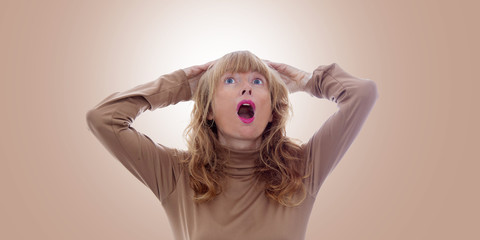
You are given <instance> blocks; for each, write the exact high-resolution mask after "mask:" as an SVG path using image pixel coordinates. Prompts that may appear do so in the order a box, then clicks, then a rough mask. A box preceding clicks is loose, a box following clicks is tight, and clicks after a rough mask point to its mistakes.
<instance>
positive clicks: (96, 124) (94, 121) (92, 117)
mask: <svg viewBox="0 0 480 240" xmlns="http://www.w3.org/2000/svg"><path fill="white" fill-rule="evenodd" d="M102 115H103V114H102V113H101V111H99V110H98V109H96V108H93V109H91V110H89V111H88V112H87V114H86V121H87V125H88V128H89V129H90V131H92V132H96V131H97V130H98V129H99V128H100V127H101V126H102V122H103V117H102Z"/></svg>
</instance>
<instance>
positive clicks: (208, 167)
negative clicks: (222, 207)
mask: <svg viewBox="0 0 480 240" xmlns="http://www.w3.org/2000/svg"><path fill="white" fill-rule="evenodd" d="M248 71H256V72H258V73H260V74H262V75H263V76H265V78H266V79H267V81H268V83H269V84H268V86H269V90H270V97H271V102H272V121H271V122H270V123H268V125H267V127H266V128H265V130H264V132H263V134H262V142H261V146H260V156H259V160H258V161H257V168H256V171H255V174H256V175H257V176H258V177H259V178H260V179H261V180H262V181H264V182H265V194H266V196H267V197H268V198H270V199H272V200H274V201H277V202H278V203H280V204H282V205H284V206H297V205H299V204H300V203H301V202H303V200H304V199H305V197H306V189H305V186H304V183H303V179H304V178H306V174H305V163H304V161H303V160H302V159H303V156H302V155H301V154H302V151H301V148H300V146H299V144H297V143H295V142H294V141H292V140H291V139H290V138H288V137H286V136H285V126H286V122H287V119H288V118H289V116H290V115H291V106H290V102H289V100H288V90H287V87H286V85H285V83H284V82H283V81H282V79H281V78H280V76H279V75H278V73H277V72H276V71H275V70H273V69H272V68H270V67H269V66H268V65H267V64H266V63H265V62H263V61H262V60H261V59H260V58H258V57H257V56H255V55H254V54H252V53H250V52H249V51H239V52H232V53H229V54H227V55H225V56H223V57H222V58H220V59H219V60H217V61H216V62H215V64H213V65H212V66H210V67H209V69H207V71H206V72H205V73H204V74H203V75H202V77H201V78H200V80H199V82H198V86H197V89H196V91H195V93H194V96H193V100H194V107H193V110H192V113H191V122H190V124H189V125H188V126H187V128H186V129H185V136H186V140H187V144H188V150H189V153H190V154H189V157H188V158H187V159H186V161H185V164H186V166H187V169H188V172H189V175H190V187H191V188H192V189H193V190H194V192H195V197H194V198H195V200H196V201H197V202H199V203H201V202H206V201H209V200H212V199H213V198H215V197H216V196H217V195H218V194H220V193H221V192H222V186H223V184H224V181H223V180H224V178H225V173H224V169H225V165H226V162H227V161H228V150H227V149H226V148H224V147H222V145H221V144H220V142H219V140H218V135H217V127H216V125H215V122H214V121H212V120H208V119H207V116H208V114H209V113H210V112H211V111H212V107H211V106H212V101H213V96H214V92H215V86H216V82H217V81H218V80H219V79H220V77H221V76H222V75H223V74H225V73H227V72H231V73H235V72H248Z"/></svg>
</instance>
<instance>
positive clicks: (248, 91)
mask: <svg viewBox="0 0 480 240" xmlns="http://www.w3.org/2000/svg"><path fill="white" fill-rule="evenodd" d="M245 94H248V95H252V89H248V90H246V89H244V90H242V95H245Z"/></svg>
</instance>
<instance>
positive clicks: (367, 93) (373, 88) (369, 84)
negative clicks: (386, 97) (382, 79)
mask: <svg viewBox="0 0 480 240" xmlns="http://www.w3.org/2000/svg"><path fill="white" fill-rule="evenodd" d="M362 95H363V96H364V97H365V98H367V99H370V100H371V101H372V102H375V101H376V100H377V99H378V89H377V84H376V83H375V82H374V81H372V80H370V79H366V80H365V81H364V84H363V86H362Z"/></svg>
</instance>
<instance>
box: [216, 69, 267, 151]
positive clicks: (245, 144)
mask: <svg viewBox="0 0 480 240" xmlns="http://www.w3.org/2000/svg"><path fill="white" fill-rule="evenodd" d="M271 106H272V104H271V99H270V91H269V88H268V83H267V80H266V78H265V77H264V76H263V75H262V74H260V73H257V72H245V73H226V74H224V75H223V76H222V77H221V78H220V79H219V80H218V82H217V83H216V89H215V93H214V95H213V105H212V111H213V114H212V113H211V114H209V115H208V119H209V120H212V119H213V120H214V121H215V123H216V125H217V132H218V138H219V141H220V142H221V143H222V144H224V145H226V146H229V147H233V148H242V149H245V148H256V147H259V146H260V143H261V135H262V133H263V131H264V130H265V127H266V126H267V124H268V122H271V121H272V107H271Z"/></svg>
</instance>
